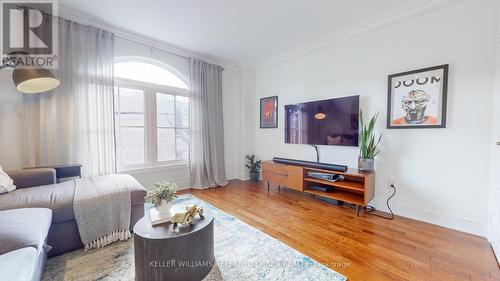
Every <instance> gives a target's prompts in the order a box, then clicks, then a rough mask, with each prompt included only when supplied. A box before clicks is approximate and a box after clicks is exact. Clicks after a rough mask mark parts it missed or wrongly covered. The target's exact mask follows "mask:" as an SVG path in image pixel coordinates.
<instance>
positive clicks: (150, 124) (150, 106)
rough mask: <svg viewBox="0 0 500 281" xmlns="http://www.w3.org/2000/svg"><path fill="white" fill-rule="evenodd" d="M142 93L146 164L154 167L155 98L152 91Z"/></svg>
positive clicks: (146, 90)
mask: <svg viewBox="0 0 500 281" xmlns="http://www.w3.org/2000/svg"><path fill="white" fill-rule="evenodd" d="M144 93H145V95H146V102H147V109H146V113H147V115H146V116H147V122H146V126H147V129H146V131H147V142H146V143H147V148H146V151H147V155H148V156H147V163H148V165H149V166H155V165H156V162H157V161H156V157H155V154H156V153H155V151H156V116H155V115H156V106H155V96H154V93H153V91H151V90H150V89H146V88H145V89H144Z"/></svg>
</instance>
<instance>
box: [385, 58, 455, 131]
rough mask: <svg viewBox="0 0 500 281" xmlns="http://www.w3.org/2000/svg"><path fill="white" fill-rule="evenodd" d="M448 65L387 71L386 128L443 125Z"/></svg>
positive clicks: (443, 126)
mask: <svg viewBox="0 0 500 281" xmlns="http://www.w3.org/2000/svg"><path fill="white" fill-rule="evenodd" d="M448 67H449V66H448V65H447V64H445V65H440V66H435V67H429V68H424V69H418V70H414V71H408V72H403V73H398V74H393V75H389V90H388V103H387V128H388V129H416V128H446V99H447V94H448Z"/></svg>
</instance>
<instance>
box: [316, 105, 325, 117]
mask: <svg viewBox="0 0 500 281" xmlns="http://www.w3.org/2000/svg"><path fill="white" fill-rule="evenodd" d="M325 118H326V113H325V111H324V110H323V108H322V107H321V106H320V107H319V108H318V111H317V112H316V113H315V114H314V119H316V120H323V119H325Z"/></svg>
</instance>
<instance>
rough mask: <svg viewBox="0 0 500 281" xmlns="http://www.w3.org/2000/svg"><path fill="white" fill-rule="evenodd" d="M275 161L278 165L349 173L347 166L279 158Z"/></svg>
mask: <svg viewBox="0 0 500 281" xmlns="http://www.w3.org/2000/svg"><path fill="white" fill-rule="evenodd" d="M273 161H274V162H276V163H281V164H287V165H295V166H304V167H309V168H316V169H323V170H333V171H337V172H347V166H346V165H336V164H327V163H318V162H311V161H302V160H294V159H286V158H279V157H274V158H273Z"/></svg>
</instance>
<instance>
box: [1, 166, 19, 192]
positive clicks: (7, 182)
mask: <svg viewBox="0 0 500 281" xmlns="http://www.w3.org/2000/svg"><path fill="white" fill-rule="evenodd" d="M14 190H16V186H15V185H14V180H12V179H11V178H10V177H9V175H7V173H6V172H4V170H3V169H2V166H0V194H3V193H7V192H11V191H14Z"/></svg>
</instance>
